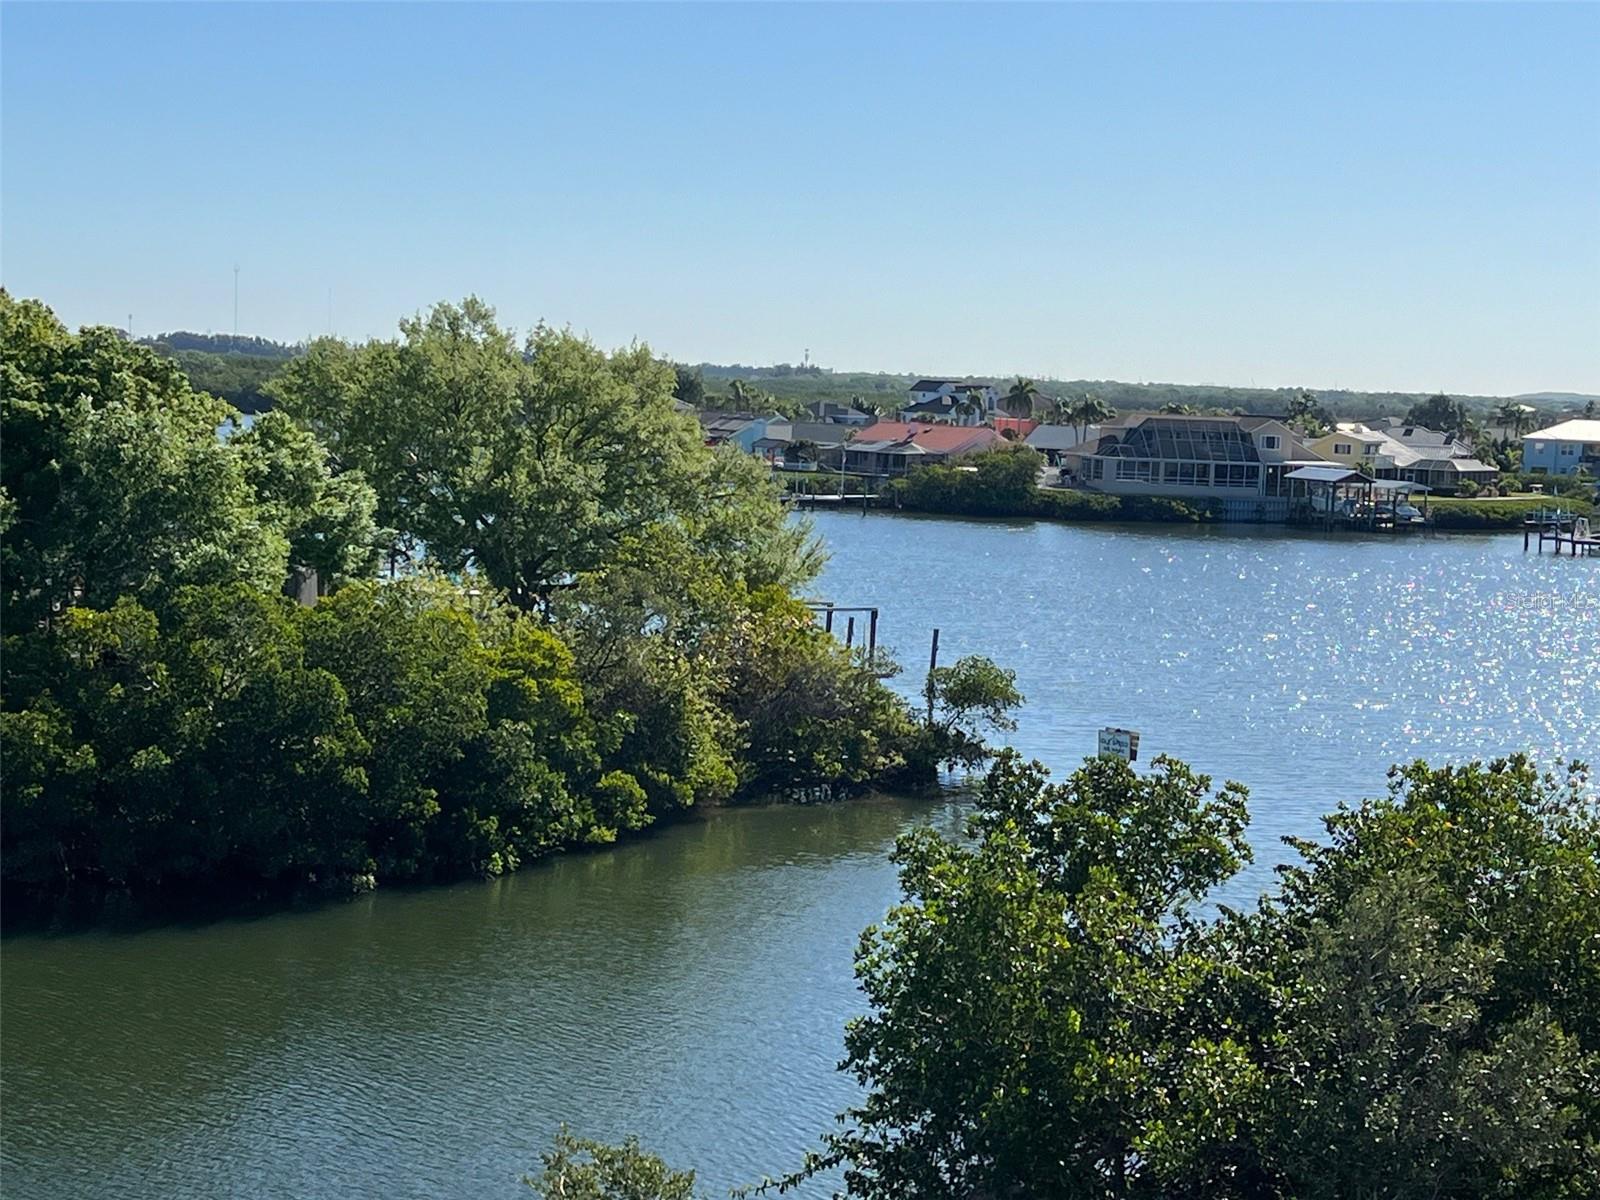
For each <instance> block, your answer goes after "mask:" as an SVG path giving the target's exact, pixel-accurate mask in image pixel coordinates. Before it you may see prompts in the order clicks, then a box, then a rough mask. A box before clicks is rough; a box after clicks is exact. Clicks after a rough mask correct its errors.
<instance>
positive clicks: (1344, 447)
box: [1333, 442, 1355, 454]
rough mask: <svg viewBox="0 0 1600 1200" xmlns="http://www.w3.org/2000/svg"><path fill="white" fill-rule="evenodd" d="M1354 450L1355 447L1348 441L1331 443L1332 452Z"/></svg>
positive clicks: (1345, 452) (1342, 452)
mask: <svg viewBox="0 0 1600 1200" xmlns="http://www.w3.org/2000/svg"><path fill="white" fill-rule="evenodd" d="M1354 450H1355V447H1354V446H1352V445H1351V444H1350V443H1349V442H1335V443H1334V444H1333V452H1334V453H1335V454H1350V453H1352V452H1353V451H1354Z"/></svg>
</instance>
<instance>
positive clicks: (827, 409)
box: [805, 400, 868, 419]
mask: <svg viewBox="0 0 1600 1200" xmlns="http://www.w3.org/2000/svg"><path fill="white" fill-rule="evenodd" d="M805 411H806V412H808V413H813V414H814V415H816V416H817V417H818V418H819V419H826V418H828V417H832V416H841V417H865V416H867V415H868V414H867V413H864V412H862V411H861V410H860V409H859V408H857V407H856V406H855V405H853V404H840V403H839V402H838V401H837V400H813V401H812V402H811V403H810V404H808V405H806V407H805Z"/></svg>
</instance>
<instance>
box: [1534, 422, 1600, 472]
mask: <svg viewBox="0 0 1600 1200" xmlns="http://www.w3.org/2000/svg"><path fill="white" fill-rule="evenodd" d="M1522 469H1523V470H1524V471H1527V472H1528V473H1530V474H1533V475H1572V474H1574V473H1575V472H1578V471H1587V472H1588V473H1589V474H1591V475H1600V420H1596V421H1587V420H1575V421H1562V422H1561V424H1559V425H1552V426H1550V427H1549V428H1548V429H1539V430H1535V431H1534V432H1533V433H1529V434H1524V435H1523V438H1522Z"/></svg>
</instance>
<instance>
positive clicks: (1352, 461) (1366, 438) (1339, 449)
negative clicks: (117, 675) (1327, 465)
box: [1306, 426, 1398, 474]
mask: <svg viewBox="0 0 1600 1200" xmlns="http://www.w3.org/2000/svg"><path fill="white" fill-rule="evenodd" d="M1391 440H1392V439H1390V438H1387V437H1385V436H1384V435H1383V434H1381V433H1376V432H1374V431H1373V430H1370V429H1364V428H1361V427H1360V426H1357V427H1355V428H1352V429H1336V430H1334V431H1333V432H1332V433H1329V434H1325V435H1323V436H1322V437H1319V438H1317V439H1315V440H1314V441H1310V442H1307V443H1306V445H1307V446H1309V447H1310V448H1311V449H1312V450H1314V451H1316V452H1317V453H1318V454H1320V455H1322V457H1323V458H1326V459H1329V460H1330V461H1332V462H1336V463H1342V464H1343V465H1344V466H1347V467H1351V468H1353V469H1355V470H1364V471H1366V472H1367V473H1368V474H1371V473H1372V471H1373V470H1382V469H1384V468H1387V467H1394V466H1396V465H1398V464H1397V463H1396V462H1395V460H1394V455H1393V453H1392V448H1387V449H1386V445H1385V444H1386V443H1388V442H1390V441H1391Z"/></svg>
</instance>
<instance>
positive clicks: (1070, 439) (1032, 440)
mask: <svg viewBox="0 0 1600 1200" xmlns="http://www.w3.org/2000/svg"><path fill="white" fill-rule="evenodd" d="M1089 430H1090V432H1089V437H1099V427H1098V426H1095V425H1091V426H1090V427H1089ZM1080 432H1082V431H1081V430H1079V429H1077V428H1074V427H1073V426H1071V425H1039V426H1036V427H1035V428H1034V430H1033V432H1032V433H1030V434H1029V435H1028V436H1027V438H1026V442H1027V444H1028V445H1030V446H1032V447H1033V448H1034V449H1035V450H1069V449H1071V448H1072V447H1073V446H1076V445H1077V444H1078V443H1079V442H1082V441H1086V440H1088V439H1087V438H1082V437H1079V436H1078V434H1079V433H1080Z"/></svg>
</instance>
